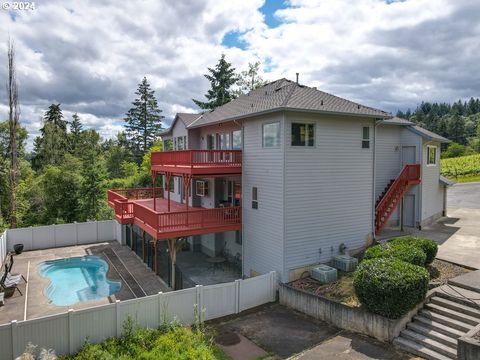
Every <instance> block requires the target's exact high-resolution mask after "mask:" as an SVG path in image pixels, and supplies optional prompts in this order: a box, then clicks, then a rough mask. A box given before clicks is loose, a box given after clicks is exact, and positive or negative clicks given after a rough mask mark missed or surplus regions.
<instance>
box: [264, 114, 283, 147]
mask: <svg viewBox="0 0 480 360" xmlns="http://www.w3.org/2000/svg"><path fill="white" fill-rule="evenodd" d="M268 125H278V132H277V136H278V143H277V144H276V145H273V146H265V126H268ZM281 143H282V129H281V124H280V121H273V122H266V123H263V124H262V148H265V149H279V148H280V146H281Z"/></svg>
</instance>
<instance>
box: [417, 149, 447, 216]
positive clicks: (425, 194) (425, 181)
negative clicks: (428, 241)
mask: <svg viewBox="0 0 480 360" xmlns="http://www.w3.org/2000/svg"><path fill="white" fill-rule="evenodd" d="M427 145H433V146H436V147H437V164H436V165H435V166H427ZM439 179H440V143H438V142H427V141H424V142H423V148H422V186H421V188H422V190H421V192H422V201H421V204H422V206H421V208H422V212H421V222H422V223H424V222H426V221H428V219H429V218H430V217H432V216H434V215H439V214H440V213H441V212H442V211H443V186H442V185H441V184H440V181H439Z"/></svg>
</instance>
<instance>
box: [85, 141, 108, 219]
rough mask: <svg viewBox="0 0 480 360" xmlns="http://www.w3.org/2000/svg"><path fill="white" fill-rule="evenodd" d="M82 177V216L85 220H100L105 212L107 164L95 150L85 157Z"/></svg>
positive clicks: (88, 152)
mask: <svg viewBox="0 0 480 360" xmlns="http://www.w3.org/2000/svg"><path fill="white" fill-rule="evenodd" d="M82 177H83V180H82V183H81V187H80V195H81V198H80V216H81V218H82V219H83V220H98V219H100V218H101V214H102V212H104V211H105V190H106V184H105V180H106V171H105V162H104V161H103V159H102V158H101V157H99V156H98V155H97V154H96V152H95V151H93V150H90V151H87V152H86V153H85V155H84V157H83V170H82Z"/></svg>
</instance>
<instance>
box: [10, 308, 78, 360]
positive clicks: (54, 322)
mask: <svg viewBox="0 0 480 360" xmlns="http://www.w3.org/2000/svg"><path fill="white" fill-rule="evenodd" d="M11 327H12V328H11V330H12V337H13V339H12V342H13V351H14V355H18V354H21V353H22V352H23V351H24V350H25V347H26V346H27V344H28V343H29V342H31V343H32V344H35V345H38V346H39V348H46V349H55V351H56V352H57V354H66V353H68V352H69V337H68V314H59V315H53V316H47V317H43V318H38V319H32V320H29V321H21V322H18V323H15V322H12V324H11Z"/></svg>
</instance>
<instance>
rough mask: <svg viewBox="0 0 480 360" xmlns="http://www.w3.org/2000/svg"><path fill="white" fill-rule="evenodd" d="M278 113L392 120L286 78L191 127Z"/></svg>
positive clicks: (234, 101) (385, 115)
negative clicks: (353, 116) (296, 112)
mask: <svg viewBox="0 0 480 360" xmlns="http://www.w3.org/2000/svg"><path fill="white" fill-rule="evenodd" d="M278 110H296V111H311V112H323V113H339V114H347V115H356V116H366V117H377V118H390V117H391V115H389V114H388V113H386V112H384V111H382V110H378V109H374V108H371V107H368V106H364V105H361V104H357V103H354V102H352V101H349V100H346V99H342V98H340V97H338V96H334V95H331V94H328V93H326V92H323V91H320V90H317V89H316V88H311V87H307V86H304V85H299V84H297V83H296V82H293V81H290V80H287V79H280V80H276V81H273V82H271V83H268V84H266V85H265V86H262V87H261V88H258V89H256V90H253V91H251V92H250V93H249V94H247V95H241V96H239V97H238V98H236V99H234V100H232V101H230V102H228V103H227V104H225V105H222V106H220V107H218V108H216V109H215V110H213V111H211V112H207V113H204V114H202V115H201V116H200V117H199V118H198V119H197V120H195V121H194V122H193V123H192V124H191V125H190V126H189V127H191V128H195V127H200V126H204V125H207V124H213V123H218V122H222V121H227V120H234V119H239V118H245V117H249V116H253V115H259V114H262V113H267V112H273V111H278Z"/></svg>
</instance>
